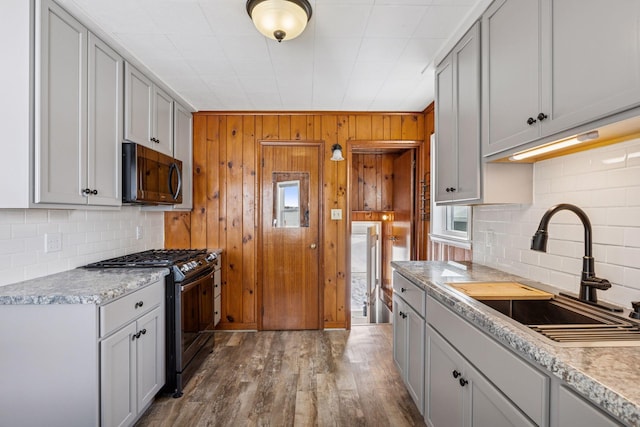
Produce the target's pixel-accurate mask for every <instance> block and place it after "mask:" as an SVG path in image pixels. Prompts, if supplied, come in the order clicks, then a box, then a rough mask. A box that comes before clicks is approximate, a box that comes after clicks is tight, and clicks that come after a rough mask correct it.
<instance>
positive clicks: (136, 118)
mask: <svg viewBox="0 0 640 427" xmlns="http://www.w3.org/2000/svg"><path fill="white" fill-rule="evenodd" d="M124 78H125V86H124V91H125V105H124V117H125V120H124V139H126V140H128V141H131V142H135V143H138V144H142V145H146V146H149V147H152V146H153V145H152V142H151V138H152V136H151V110H152V108H153V83H152V82H151V80H150V79H149V78H147V76H145V75H144V74H142V73H141V72H140V71H138V70H136V69H135V68H134V67H132V66H131V65H130V64H129V63H128V62H125V64H124Z"/></svg>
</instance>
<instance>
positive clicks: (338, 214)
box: [331, 209, 342, 220]
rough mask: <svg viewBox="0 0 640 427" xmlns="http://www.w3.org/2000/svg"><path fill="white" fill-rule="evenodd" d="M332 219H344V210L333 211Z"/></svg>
mask: <svg viewBox="0 0 640 427" xmlns="http://www.w3.org/2000/svg"><path fill="white" fill-rule="evenodd" d="M331 219H334V220H336V219H342V209H331Z"/></svg>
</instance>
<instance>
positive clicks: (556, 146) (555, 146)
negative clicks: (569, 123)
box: [509, 130, 600, 160]
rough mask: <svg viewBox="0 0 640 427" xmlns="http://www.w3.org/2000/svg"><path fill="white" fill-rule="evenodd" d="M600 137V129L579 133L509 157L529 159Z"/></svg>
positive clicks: (512, 158) (510, 158) (511, 158)
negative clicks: (573, 136)
mask: <svg viewBox="0 0 640 427" xmlns="http://www.w3.org/2000/svg"><path fill="white" fill-rule="evenodd" d="M599 137H600V134H599V133H598V131H597V130H594V131H591V132H587V133H583V134H582V135H578V136H576V137H575V138H570V139H565V140H564V141H558V142H554V143H552V144H547V145H543V146H542V147H537V148H534V149H532V150H525V151H520V152H519V153H515V154H514V155H513V156H511V157H509V160H524V159H528V158H530V157H535V156H539V155H541V154H546V153H550V152H552V151H556V150H561V149H563V148H567V147H571V146H574V145H578V144H581V143H583V142H586V141H593V140H594V139H598V138H599Z"/></svg>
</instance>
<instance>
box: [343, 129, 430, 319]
mask: <svg viewBox="0 0 640 427" xmlns="http://www.w3.org/2000/svg"><path fill="white" fill-rule="evenodd" d="M411 149H413V150H414V151H415V156H414V160H415V171H416V174H415V176H414V180H418V179H419V177H418V173H419V172H420V171H421V170H422V169H423V168H424V167H425V165H423V164H422V159H423V158H424V155H423V153H424V150H425V149H426V150H428V149H429V147H428V144H427V146H425V143H424V141H423V140H348V141H347V142H346V150H345V152H346V156H345V160H346V162H347V197H346V215H345V218H346V220H347V233H345V258H346V260H345V265H346V266H351V232H352V229H351V197H350V194H351V178H352V176H351V175H352V171H351V165H352V164H353V152H354V151H357V152H363V153H376V152H378V153H384V152H392V151H396V150H411ZM415 189H416V191H414V194H413V204H414V208H415V207H416V206H417V205H416V202H417V200H418V195H417V191H418V189H419V185H415ZM419 218H420V216H419V215H413V221H412V223H411V228H412V230H411V237H412V239H411V240H412V241H411V251H410V254H411V256H410V257H411V259H417V247H418V246H417V245H418V240H417V239H418V238H419V236H420V235H421V234H422V230H421V229H420V227H419V225H420V223H422V221H420V220H419ZM381 268H382V266H381ZM345 276H346V277H345V282H346V283H345V290H346V296H345V298H346V299H345V301H351V267H349V268H345ZM382 285H383V283H382V278H381V283H380V289H381V290H382ZM345 306H346V307H345V311H346V313H345V317H346V323H347V329H351V304H345Z"/></svg>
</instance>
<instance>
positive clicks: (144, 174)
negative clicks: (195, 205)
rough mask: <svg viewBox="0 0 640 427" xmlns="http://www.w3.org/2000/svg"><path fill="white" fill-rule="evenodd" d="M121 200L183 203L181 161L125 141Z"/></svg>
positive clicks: (155, 203) (157, 203)
mask: <svg viewBox="0 0 640 427" xmlns="http://www.w3.org/2000/svg"><path fill="white" fill-rule="evenodd" d="M122 202H123V203H136V204H147V205H175V204H180V203H182V162H181V161H180V160H178V159H174V158H173V157H171V156H167V155H166V154H163V153H160V152H158V151H155V150H152V149H151V148H147V147H144V146H142V145H140V144H136V143H133V142H124V143H123V144H122Z"/></svg>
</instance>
